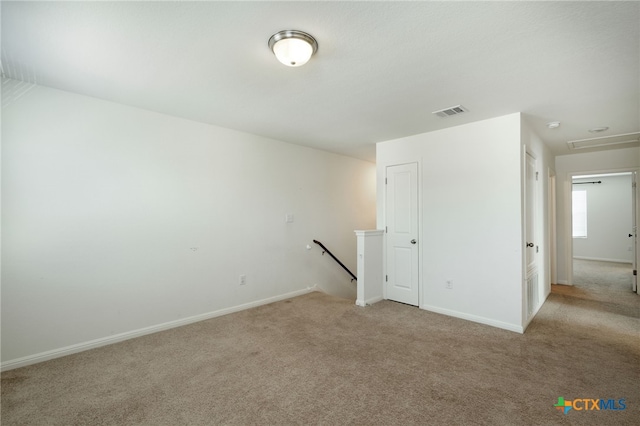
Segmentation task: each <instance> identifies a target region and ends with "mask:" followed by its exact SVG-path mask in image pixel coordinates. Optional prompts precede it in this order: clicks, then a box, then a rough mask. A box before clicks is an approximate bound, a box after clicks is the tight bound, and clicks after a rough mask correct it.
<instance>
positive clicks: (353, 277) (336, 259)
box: [313, 240, 358, 281]
mask: <svg viewBox="0 0 640 426" xmlns="http://www.w3.org/2000/svg"><path fill="white" fill-rule="evenodd" d="M313 242H314V243H316V244H317V245H319V246H320V247H322V250H324V251H323V252H322V254H325V252H326V253H328V254H329V256H331V257H332V258H333V260H335V261H336V262H338V265H340V266H342V269H344V270H345V271H347V272H348V273H349V275H351V277H352V278H351V281H353V280H356V281H358V278H357V277H356V276H355V275H353V272H351V271H350V270H349V268H347V267H346V266H344V263H342V262H340V260H339V259H338V258H337V257H335V256H334V255H333V253H331V252H330V251H329V249H328V248H326V247H325V246H324V244H322V243H321V242H320V241H318V240H313Z"/></svg>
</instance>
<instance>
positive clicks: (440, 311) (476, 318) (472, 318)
mask: <svg viewBox="0 0 640 426" xmlns="http://www.w3.org/2000/svg"><path fill="white" fill-rule="evenodd" d="M420 309H424V310H426V311H431V312H435V313H437V314H443V315H447V316H450V317H455V318H461V319H464V320H467V321H473V322H477V323H480V324H485V325H490V326H492V327H497V328H502V329H503V330H508V331H515V332H516V333H520V334H522V333H524V328H523V327H522V326H521V325H517V324H510V323H508V322H502V321H496V320H493V319H490V318H485V317H481V316H477V315H471V314H467V313H464V312H458V311H452V310H450V309H444V308H439V307H437V306H431V305H423V306H421V307H420Z"/></svg>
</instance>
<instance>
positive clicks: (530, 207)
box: [525, 153, 538, 275]
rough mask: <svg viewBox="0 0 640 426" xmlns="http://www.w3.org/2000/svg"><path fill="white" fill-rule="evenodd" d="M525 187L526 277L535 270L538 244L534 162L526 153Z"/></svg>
mask: <svg viewBox="0 0 640 426" xmlns="http://www.w3.org/2000/svg"><path fill="white" fill-rule="evenodd" d="M526 167H527V169H526V187H525V197H526V198H525V237H526V247H525V253H526V256H525V258H526V264H527V275H528V274H529V272H530V271H533V270H535V269H537V265H536V258H537V256H536V253H537V252H538V246H537V244H538V242H537V241H536V160H535V158H533V157H532V156H531V155H530V154H528V153H527V165H526Z"/></svg>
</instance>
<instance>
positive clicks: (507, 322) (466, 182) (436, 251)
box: [377, 114, 523, 331]
mask: <svg viewBox="0 0 640 426" xmlns="http://www.w3.org/2000/svg"><path fill="white" fill-rule="evenodd" d="M520 120H521V116H520V114H511V115H507V116H503V117H498V118H495V119H491V120H484V121H479V122H475V123H470V124H465V125H461V126H457V127H452V128H448V129H443V130H439V131H434V132H430V133H423V134H420V135H415V136H410V137H406V138H402V139H397V140H393V141H388V142H381V143H378V144H377V169H378V179H377V181H378V228H380V229H384V226H385V222H384V220H385V219H384V193H385V185H384V178H385V173H386V167H387V166H389V165H394V164H403V163H409V162H418V163H419V177H418V191H419V203H420V205H421V217H420V225H419V226H420V229H419V233H420V238H419V244H420V250H421V255H420V262H421V265H422V267H421V269H420V272H421V274H422V275H421V276H420V307H421V308H424V309H428V310H432V311H435V312H440V313H444V314H447V315H452V316H457V317H461V318H465V319H470V320H473V321H477V322H482V323H486V324H490V325H494V326H497V327H501V328H505V329H509V330H514V331H522V326H523V321H522V280H523V277H522V270H523V265H522V255H523V242H522V200H521V190H522V175H521V166H522V164H521V163H522V145H521V128H520ZM447 280H453V283H454V284H453V288H452V289H448V288H446V286H445V283H446V281H447ZM498 294H499V295H500V296H499V297H496V295H498Z"/></svg>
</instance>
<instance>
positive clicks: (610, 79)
mask: <svg viewBox="0 0 640 426" xmlns="http://www.w3.org/2000/svg"><path fill="white" fill-rule="evenodd" d="M1 8H2V10H1V13H2V65H3V69H4V72H5V75H6V76H8V77H11V78H14V79H20V80H28V81H32V82H36V83H37V84H40V85H45V86H50V87H54V88H58V89H63V90H67V91H71V92H76V93H80V94H83V95H88V96H93V97H97V98H101V99H106V100H110V101H114V102H119V103H122V104H126V105H132V106H136V107H140V108H145V109H148V110H153V111H158V112H161V113H166V114H170V115H173V116H178V117H184V118H188V119H192V120H196V121H200V122H205V123H211V124H215V125H219V126H223V127H228V128H233V129H238V130H242V131H245V132H249V133H254V134H258V135H263V136H266V137H270V138H274V139H278V140H282V141H286V142H291V143H296V144H301V145H307V146H311V147H315V148H320V149H325V150H328V151H333V152H337V153H342V154H345V155H349V156H353V157H357V158H362V159H367V160H371V161H373V160H374V159H375V142H379V141H385V140H390V139H395V138H400V137H403V136H408V135H413V134H418V133H423V132H429V131H433V130H437V129H442V128H445V127H451V126H457V125H460V124H463V123H467V122H472V121H478V120H483V119H487V118H492V117H497V116H501V115H505V114H509V113H513V112H518V111H519V112H522V113H524V114H525V117H526V118H527V119H528V120H529V121H530V123H531V124H532V125H533V126H534V128H535V130H536V131H537V133H538V134H539V135H540V136H541V137H542V138H543V139H544V140H545V141H546V142H547V143H548V144H549V146H550V147H551V148H552V150H553V152H554V154H556V155H561V154H568V153H571V151H569V150H568V149H567V144H566V142H567V141H569V140H576V139H585V138H589V137H594V136H606V135H616V134H622V133H632V132H638V131H640V3H638V2H335V1H330V2H306V1H304V2H271V1H261V2H158V3H156V2H37V3H34V2H7V1H2V5H1ZM283 29H297V30H302V31H305V32H308V33H311V34H312V35H313V36H314V37H316V39H317V40H318V44H319V50H318V53H317V54H316V56H314V57H313V58H312V59H311V61H310V62H309V63H308V64H307V65H305V66H303V67H300V68H289V67H285V66H283V65H281V64H280V63H279V62H278V61H277V60H276V59H275V57H274V56H273V54H272V53H271V51H270V50H269V49H268V47H267V41H268V39H269V37H270V36H271V35H272V34H273V33H275V32H277V31H279V30H283ZM457 104H461V105H463V106H465V107H466V108H467V109H468V110H469V112H468V113H465V114H463V115H460V116H454V117H448V118H444V119H443V118H438V117H436V116H435V115H433V114H431V112H432V111H435V110H439V109H442V108H446V107H450V106H454V105H457ZM554 120H558V121H560V122H561V123H562V124H561V126H560V128H558V129H555V130H549V129H548V128H547V127H546V125H545V124H546V123H547V122H549V121H554ZM597 126H608V127H610V130H609V131H607V133H604V134H602V133H601V134H598V135H592V134H590V133H588V132H587V129H589V128H592V127H597ZM598 149H601V148H598ZM584 151H585V150H581V151H579V152H584Z"/></svg>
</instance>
